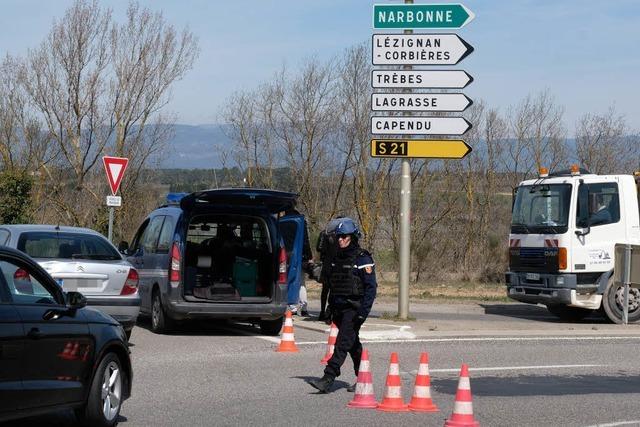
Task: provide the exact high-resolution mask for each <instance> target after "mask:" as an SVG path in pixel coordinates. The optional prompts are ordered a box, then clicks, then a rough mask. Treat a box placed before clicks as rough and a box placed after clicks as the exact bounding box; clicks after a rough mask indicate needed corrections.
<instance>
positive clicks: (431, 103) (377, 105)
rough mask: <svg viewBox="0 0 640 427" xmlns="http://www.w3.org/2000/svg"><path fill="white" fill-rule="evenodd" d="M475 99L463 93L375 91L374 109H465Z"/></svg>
mask: <svg viewBox="0 0 640 427" xmlns="http://www.w3.org/2000/svg"><path fill="white" fill-rule="evenodd" d="M472 103H473V101H471V100H470V99H469V98H467V97H466V96H465V95H464V94H462V93H413V94H401V93H374V94H373V95H371V109H372V110H373V111H464V110H465V109H466V108H467V107H468V106H469V105H471V104H472Z"/></svg>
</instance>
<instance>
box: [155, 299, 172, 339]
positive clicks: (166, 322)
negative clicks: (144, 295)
mask: <svg viewBox="0 0 640 427" xmlns="http://www.w3.org/2000/svg"><path fill="white" fill-rule="evenodd" d="M172 326H173V322H172V319H171V318H170V317H169V316H167V313H166V312H165V311H164V307H162V300H161V299H160V292H158V290H156V291H154V292H153V300H152V302H151V330H152V331H153V332H155V333H156V334H162V333H165V332H167V331H168V330H169V329H171V327H172Z"/></svg>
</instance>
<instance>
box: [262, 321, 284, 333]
mask: <svg viewBox="0 0 640 427" xmlns="http://www.w3.org/2000/svg"><path fill="white" fill-rule="evenodd" d="M282 319H283V318H282V317H278V318H277V319H275V320H261V321H260V332H262V333H263V334H264V335H271V336H274V335H278V334H279V333H280V329H282Z"/></svg>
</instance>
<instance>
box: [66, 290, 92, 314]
mask: <svg viewBox="0 0 640 427" xmlns="http://www.w3.org/2000/svg"><path fill="white" fill-rule="evenodd" d="M65 298H66V301H67V308H68V309H69V310H79V309H81V308H84V307H86V306H87V298H86V297H85V296H84V295H82V294H81V293H80V292H75V291H70V292H67V293H66V296H65Z"/></svg>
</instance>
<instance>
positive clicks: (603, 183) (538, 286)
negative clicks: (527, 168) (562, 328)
mask: <svg viewBox="0 0 640 427" xmlns="http://www.w3.org/2000/svg"><path fill="white" fill-rule="evenodd" d="M639 182H640V175H639V174H638V173H636V174H635V176H634V175H595V174H591V173H589V172H588V171H585V170H583V169H579V168H578V167H577V166H575V165H573V166H571V169H570V170H568V171H561V172H557V173H552V174H549V173H548V171H547V170H545V169H544V168H541V169H540V174H539V177H538V178H537V179H531V180H527V181H523V182H521V183H520V185H519V186H518V187H517V188H516V190H515V194H514V198H513V207H512V219H511V232H510V234H509V271H507V272H506V285H507V294H508V296H509V297H510V298H512V299H514V300H517V301H521V302H526V303H532V304H544V305H546V306H547V308H548V309H549V311H550V312H551V313H553V314H554V315H556V316H558V317H560V318H561V319H565V320H572V321H573V320H580V319H582V318H584V317H585V316H587V315H589V314H590V313H591V312H592V311H593V310H598V309H602V310H603V311H604V314H605V315H606V316H607V317H608V318H609V319H610V320H611V321H612V322H615V323H621V322H622V320H623V301H624V292H623V289H624V287H623V286H621V285H620V284H619V283H618V284H615V283H614V280H613V271H614V262H615V260H614V257H615V251H614V247H615V245H616V243H623V244H625V243H627V244H639V243H640V204H639V200H638V192H639ZM628 320H629V323H633V322H638V321H640V289H638V288H631V289H630V293H629V300H628Z"/></svg>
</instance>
